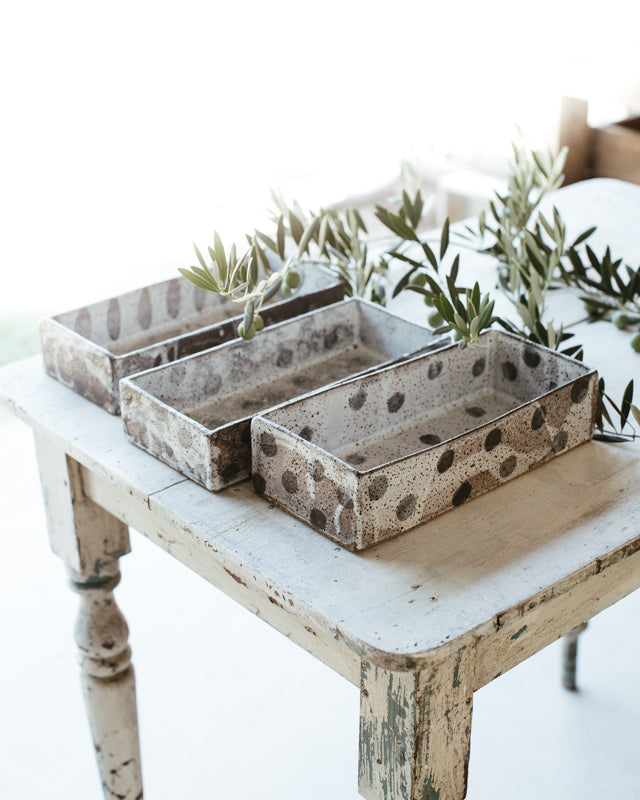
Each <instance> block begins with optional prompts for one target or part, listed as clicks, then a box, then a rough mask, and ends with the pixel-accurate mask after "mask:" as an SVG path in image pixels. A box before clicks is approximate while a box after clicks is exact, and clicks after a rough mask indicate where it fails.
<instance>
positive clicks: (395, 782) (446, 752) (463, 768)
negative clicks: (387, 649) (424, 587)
mask: <svg viewBox="0 0 640 800" xmlns="http://www.w3.org/2000/svg"><path fill="white" fill-rule="evenodd" d="M473 683H474V655H473V652H472V651H470V650H468V649H463V650H461V651H459V652H458V653H457V654H453V656H452V657H449V658H447V659H436V660H434V663H433V664H432V665H430V666H429V667H428V668H426V669H423V670H421V671H415V672H411V671H409V672H394V671H389V670H384V669H381V668H379V667H376V666H374V665H372V664H368V663H366V662H363V664H362V682H361V693H360V771H359V790H360V794H361V795H362V796H363V797H365V798H367V800H462V798H464V797H465V796H466V793H467V772H468V765H469V746H470V736H471V715H472V705H473Z"/></svg>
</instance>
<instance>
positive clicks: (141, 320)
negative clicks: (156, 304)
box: [137, 287, 153, 331]
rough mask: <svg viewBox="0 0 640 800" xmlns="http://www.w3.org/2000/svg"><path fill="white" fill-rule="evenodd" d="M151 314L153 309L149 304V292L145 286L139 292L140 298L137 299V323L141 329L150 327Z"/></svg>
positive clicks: (144, 329)
mask: <svg viewBox="0 0 640 800" xmlns="http://www.w3.org/2000/svg"><path fill="white" fill-rule="evenodd" d="M152 316H153V309H152V306H151V294H150V293H149V289H148V287H145V288H144V289H143V290H142V291H141V292H140V299H139V301H138V316H137V319H138V325H140V327H141V328H142V330H143V331H146V330H149V328H150V327H151V320H152Z"/></svg>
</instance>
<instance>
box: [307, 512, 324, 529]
mask: <svg viewBox="0 0 640 800" xmlns="http://www.w3.org/2000/svg"><path fill="white" fill-rule="evenodd" d="M309 520H310V522H311V524H312V525H313V526H314V527H315V528H320V530H321V531H323V530H324V529H325V528H326V526H327V518H326V516H325V515H324V514H323V513H322V511H320V509H318V508H312V509H311V512H310V514H309Z"/></svg>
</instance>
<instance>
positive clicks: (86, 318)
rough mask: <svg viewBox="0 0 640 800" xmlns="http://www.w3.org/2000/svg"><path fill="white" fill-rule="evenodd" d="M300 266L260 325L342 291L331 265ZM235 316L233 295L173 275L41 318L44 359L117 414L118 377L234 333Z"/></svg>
mask: <svg viewBox="0 0 640 800" xmlns="http://www.w3.org/2000/svg"><path fill="white" fill-rule="evenodd" d="M300 272H301V276H302V283H301V286H300V289H299V290H298V292H297V293H296V295H295V296H294V297H292V298H289V299H284V298H283V297H282V295H277V296H276V299H275V300H274V301H272V302H271V303H269V304H268V305H265V306H264V308H263V311H262V312H261V316H262V318H263V320H264V322H265V325H271V324H273V323H274V322H280V321H281V320H284V319H290V318H291V317H294V316H296V315H298V314H304V313H306V312H307V311H311V310H313V309H315V308H320V307H322V306H325V305H328V304H330V303H335V302H337V301H338V300H341V299H342V297H343V294H344V291H343V286H342V282H341V281H340V279H339V278H338V277H336V275H334V274H333V273H332V272H330V271H329V270H327V269H324V268H323V267H321V266H319V265H317V264H308V265H307V266H306V267H305V269H304V270H301V271H300ZM241 319H242V307H241V306H239V305H238V304H237V303H234V302H233V301H231V300H229V299H228V298H224V297H220V295H217V294H213V293H211V292H205V291H203V290H202V289H198V288H196V287H195V286H194V285H193V284H192V283H190V282H189V281H188V280H187V279H186V278H182V277H178V278H172V279H171V280H168V281H163V282H161V283H156V284H153V285H151V286H145V287H144V288H142V289H137V290H135V291H133V292H128V293H127V294H123V295H120V296H119V297H112V298H110V299H107V300H102V301H100V302H98V303H93V304H92V305H89V306H85V307H84V308H78V309H75V310H74V311H68V312H66V313H64V314H58V315H57V316H55V317H47V318H45V319H43V320H42V322H41V324H40V339H41V343H42V353H43V356H44V365H45V369H46V371H47V372H48V373H49V375H51V376H52V377H54V378H57V379H58V380H59V381H61V382H62V383H64V384H65V385H66V386H69V387H70V388H71V389H73V390H74V391H75V392H77V393H78V394H80V395H82V396H83V397H86V398H87V399H88V400H91V401H92V402H93V403H97V405H99V406H102V408H104V409H106V410H107V411H109V412H110V413H111V414H118V413H120V395H119V390H118V384H119V382H120V379H121V378H124V377H125V376H126V375H131V374H133V373H135V372H141V371H142V370H145V369H149V368H150V367H154V366H158V365H159V364H166V363H168V362H171V361H175V360H176V359H178V358H182V357H184V356H187V355H190V354H191V353H197V352H200V351H201V350H206V349H208V348H210V347H213V346H214V345H217V344H220V343H221V342H226V341H229V340H230V339H234V338H235V337H236V336H237V327H238V323H239V322H240V320H241Z"/></svg>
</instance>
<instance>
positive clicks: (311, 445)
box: [252, 329, 598, 477]
mask: <svg viewBox="0 0 640 800" xmlns="http://www.w3.org/2000/svg"><path fill="white" fill-rule="evenodd" d="M491 334H497V335H498V336H504V337H505V338H510V339H514V340H516V341H519V342H526V343H527V346H529V345H531V346H532V347H534V348H535V349H537V350H544V351H547V350H551V348H549V347H545V346H544V345H541V344H538V342H531V341H529V339H525V337H523V336H517V335H516V334H514V333H511V332H509V331H499V330H496V329H491V330H488V331H485V332H484V333H482V334H481V335H480V337H479V338H483V337H484V336H489V335H491ZM454 347H458V344H457V343H453V344H450V345H444V346H443V347H440V348H438V349H437V350H433V351H431V352H429V353H423V354H420V355H418V356H415V357H411V358H408V359H406V360H404V361H401V362H400V363H397V364H390V365H389V366H385V367H381V368H380V369H377V370H375V371H374V372H372V373H367V374H366V375H360V376H358V375H356V376H354V377H353V378H347V379H345V380H343V381H340V382H339V383H336V384H332V385H331V386H326V387H321V388H320V389H315V390H313V391H311V392H307V393H306V394H305V395H303V396H301V397H296V398H294V399H293V400H289V401H285V402H283V403H279V404H278V405H277V406H273V407H272V408H269V409H265V410H264V411H260V412H259V413H257V414H254V415H253V417H252V419H258V418H260V419H261V420H263V421H264V422H265V423H267V424H268V425H269V426H270V427H272V428H275V429H276V430H278V431H280V432H281V433H283V434H285V435H286V436H288V437H290V438H292V439H295V440H296V441H299V442H303V443H304V444H303V445H302V446H303V447H305V448H308V449H311V450H312V451H315V452H318V453H322V454H323V455H324V456H328V457H329V458H330V459H332V460H333V461H336V462H337V463H339V464H340V465H341V467H342V466H344V467H345V468H346V469H347V470H349V472H351V473H352V474H354V475H355V476H356V477H360V476H363V477H366V476H367V475H369V474H371V473H373V472H376V470H379V469H382V468H386V467H389V466H391V465H392V464H399V463H401V462H402V461H407V460H408V459H412V458H415V456H417V455H419V454H420V453H424V452H426V451H427V450H431V449H433V448H434V447H440V445H443V444H447V443H450V442H455V441H457V440H459V439H461V438H463V437H465V436H469V434H471V433H475V432H476V431H481V430H482V429H483V428H485V427H489V426H494V425H495V423H496V422H497V421H498V420H501V419H504V418H505V417H508V416H510V415H511V414H513V413H514V412H516V411H518V410H519V409H521V408H524V407H525V406H527V405H529V404H530V403H535V402H537V401H540V400H542V399H543V398H545V397H548V396H549V395H551V394H553V393H554V392H556V391H558V390H559V389H563V388H565V387H566V386H569V384H571V383H573V381H575V380H580V379H582V378H590V377H592V376H593V375H597V374H598V370H597V369H594V368H592V367H588V366H587V365H586V364H583V362H582V361H578V359H576V358H572V357H571V356H567V355H565V354H564V353H558V352H557V351H555V350H552V351H551V352H553V353H554V355H556V356H557V357H558V358H561V359H562V360H564V361H568V362H569V363H571V364H572V365H575V366H579V367H582V368H583V369H584V370H585V372H584V374H583V375H581V376H579V377H578V378H573V379H571V380H570V381H563V382H562V383H559V384H558V385H557V386H555V387H554V388H553V389H548V390H547V391H545V392H542V393H541V394H537V395H533V396H532V397H530V398H529V399H527V400H525V401H523V402H521V403H518V405H517V406H514V407H513V408H510V409H509V410H508V411H504V412H503V413H502V414H498V415H497V416H495V417H492V418H491V419H490V420H487V421H486V422H483V423H482V424H481V425H475V426H474V427H472V428H469V429H468V430H466V431H463V432H462V433H457V434H456V435H455V436H450V437H449V438H448V439H443V440H442V441H441V442H438V443H437V444H433V445H427V446H426V447H423V448H421V449H419V450H414V451H413V452H411V453H407V454H405V455H402V456H398V457H397V458H392V459H390V460H389V461H384V462H383V463H382V464H376V465H374V466H372V467H368V468H367V469H358V468H357V467H354V466H352V465H351V464H349V463H347V462H346V461H344V460H343V459H341V458H340V457H339V456H337V455H335V454H334V453H332V452H331V451H330V450H327V449H325V448H324V447H321V446H320V445H318V444H316V443H315V442H313V441H309V440H308V439H305V438H304V437H302V436H300V435H299V434H297V433H294V431H292V430H291V429H290V428H285V427H284V426H283V425H281V424H280V423H278V422H275V421H273V420H271V419H269V418H268V417H267V415H268V414H271V413H273V412H274V411H278V410H279V409H281V408H283V407H285V406H292V405H296V404H298V403H304V402H305V401H307V400H308V399H309V398H310V397H313V396H315V395H319V394H323V393H325V392H328V391H332V390H334V389H338V388H339V387H343V386H345V385H347V384H350V383H356V382H358V381H360V380H366V379H367V378H368V377H371V376H372V375H378V374H379V373H384V372H388V371H390V370H394V369H402V368H405V369H408V368H409V367H410V366H411V364H414V363H416V362H418V361H421V360H423V359H427V358H430V357H433V356H434V355H435V354H436V353H441V352H442V351H443V350H452V349H453V348H454ZM592 416H593V415H592ZM592 423H593V419H592ZM592 427H593V424H592Z"/></svg>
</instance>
